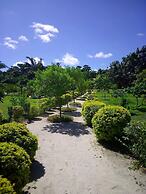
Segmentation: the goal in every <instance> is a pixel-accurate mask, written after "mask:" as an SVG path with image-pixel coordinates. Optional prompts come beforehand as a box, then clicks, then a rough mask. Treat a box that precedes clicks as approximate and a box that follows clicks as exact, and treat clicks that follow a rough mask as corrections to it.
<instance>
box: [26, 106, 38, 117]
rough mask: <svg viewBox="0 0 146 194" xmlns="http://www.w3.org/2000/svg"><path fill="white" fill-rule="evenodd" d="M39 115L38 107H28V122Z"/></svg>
mask: <svg viewBox="0 0 146 194" xmlns="http://www.w3.org/2000/svg"><path fill="white" fill-rule="evenodd" d="M39 114H40V109H39V106H38V105H37V104H32V105H31V106H30V110H29V115H28V118H29V119H30V120H31V119H34V118H35V117H37V116H39Z"/></svg>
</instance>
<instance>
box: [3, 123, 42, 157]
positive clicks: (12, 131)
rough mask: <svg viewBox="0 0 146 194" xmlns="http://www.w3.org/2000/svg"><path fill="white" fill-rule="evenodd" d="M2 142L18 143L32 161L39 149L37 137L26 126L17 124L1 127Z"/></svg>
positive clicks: (7, 124)
mask: <svg viewBox="0 0 146 194" xmlns="http://www.w3.org/2000/svg"><path fill="white" fill-rule="evenodd" d="M0 142H12V143H16V144H17V145H19V146H20V147H22V148H24V149H25V151H26V152H27V153H28V154H29V156H30V158H31V160H32V159H33V158H34V156H35V153H36V150H37V148H38V140H37V138H36V136H34V135H33V134H32V133H31V132H29V130H28V129H27V128H26V125H25V124H21V123H16V122H12V123H6V124H3V125H0Z"/></svg>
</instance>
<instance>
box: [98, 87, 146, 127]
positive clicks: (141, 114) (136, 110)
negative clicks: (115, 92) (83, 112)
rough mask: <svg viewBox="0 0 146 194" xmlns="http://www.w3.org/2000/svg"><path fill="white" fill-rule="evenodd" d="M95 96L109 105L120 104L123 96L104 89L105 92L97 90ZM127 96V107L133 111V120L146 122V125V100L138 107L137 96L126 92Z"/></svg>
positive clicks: (140, 99)
mask: <svg viewBox="0 0 146 194" xmlns="http://www.w3.org/2000/svg"><path fill="white" fill-rule="evenodd" d="M94 98H95V99H96V100H99V101H102V102H104V103H105V104H107V105H120V103H121V98H120V97H118V98H115V97H113V96H112V95H111V94H110V93H108V92H106V91H104V92H96V93H95V94H94ZM125 98H126V99H127V102H128V104H127V107H126V108H128V109H129V111H130V113H131V116H132V120H135V121H142V122H144V124H145V126H146V112H145V107H146V102H144V105H143V106H140V107H137V105H136V98H135V97H134V96H133V95H132V94H126V95H125ZM141 102H142V98H139V104H141Z"/></svg>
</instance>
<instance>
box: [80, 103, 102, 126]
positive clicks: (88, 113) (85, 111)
mask: <svg viewBox="0 0 146 194" xmlns="http://www.w3.org/2000/svg"><path fill="white" fill-rule="evenodd" d="M103 106H105V103H103V102H100V101H95V100H88V101H85V102H84V103H83V105H82V115H83V116H84V119H85V121H86V123H87V125H88V126H92V123H91V120H92V118H93V116H94V114H95V113H96V112H97V111H98V110H99V109H100V108H101V107H103Z"/></svg>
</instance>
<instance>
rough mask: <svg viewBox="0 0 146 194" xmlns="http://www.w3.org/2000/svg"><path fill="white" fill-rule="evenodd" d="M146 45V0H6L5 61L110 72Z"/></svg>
mask: <svg viewBox="0 0 146 194" xmlns="http://www.w3.org/2000/svg"><path fill="white" fill-rule="evenodd" d="M145 44H146V0H1V1H0V61H2V62H4V63H5V64H6V65H8V66H11V65H13V64H15V63H16V62H17V61H25V57H26V56H31V57H42V58H43V60H44V62H45V64H46V65H47V64H50V63H51V62H54V61H60V62H61V63H62V64H64V65H67V64H68V65H81V66H82V65H85V64H88V65H90V66H91V67H92V68H93V69H99V68H106V67H108V66H109V64H110V63H111V62H112V61H114V60H121V58H122V57H123V56H125V55H127V54H128V53H129V52H132V51H135V50H136V48H137V47H142V46H143V45H145Z"/></svg>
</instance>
